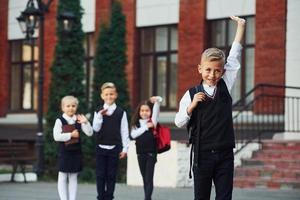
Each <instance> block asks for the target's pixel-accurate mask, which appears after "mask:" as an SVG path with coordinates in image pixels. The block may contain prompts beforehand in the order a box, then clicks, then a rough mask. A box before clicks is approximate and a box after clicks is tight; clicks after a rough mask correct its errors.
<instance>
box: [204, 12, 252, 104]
mask: <svg viewBox="0 0 300 200" xmlns="http://www.w3.org/2000/svg"><path fill="white" fill-rule="evenodd" d="M243 18H244V19H245V20H246V21H247V20H248V19H249V18H253V19H254V20H255V15H247V16H243ZM222 20H225V28H226V31H225V46H218V45H213V44H212V34H209V37H208V38H209V46H211V47H212V46H215V47H217V48H219V49H221V50H223V51H224V52H225V55H226V58H227V57H228V54H229V51H230V48H231V44H232V42H233V41H229V39H231V38H229V35H230V34H229V22H230V21H231V19H228V18H220V19H213V20H208V23H209V26H208V27H209V33H212V23H213V22H216V21H222ZM254 26H255V22H254ZM246 28H247V24H246ZM234 34H235V32H234ZM254 34H255V27H254ZM246 37H247V30H245V32H244V37H243V39H242V42H241V43H242V45H243V49H242V54H241V69H240V73H241V74H240V79H241V83H240V84H241V85H240V91H239V95H240V97H239V98H240V99H241V98H242V97H243V96H245V94H246V93H247V91H246V69H245V67H243V66H246V62H247V60H246V57H245V56H246V53H245V52H246V50H248V49H251V48H253V49H254V56H255V39H254V41H253V43H246ZM230 42H231V43H230ZM254 59H255V58H254ZM253 67H254V71H255V62H254V66H253ZM254 78H255V77H254ZM253 81H254V80H253ZM237 100H239V99H236V101H237ZM236 101H234V102H236ZM234 102H233V103H234ZM246 103H247V102H246V99H243V100H242V101H241V103H240V105H239V106H238V107H237V109H239V108H240V107H242V106H244V105H246Z"/></svg>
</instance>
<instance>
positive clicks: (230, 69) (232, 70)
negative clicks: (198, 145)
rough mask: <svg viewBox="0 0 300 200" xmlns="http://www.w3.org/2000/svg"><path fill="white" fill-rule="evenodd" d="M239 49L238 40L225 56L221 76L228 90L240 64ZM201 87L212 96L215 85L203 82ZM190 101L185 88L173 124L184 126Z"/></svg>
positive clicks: (187, 117) (240, 47) (188, 117)
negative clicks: (225, 60) (226, 56)
mask: <svg viewBox="0 0 300 200" xmlns="http://www.w3.org/2000/svg"><path fill="white" fill-rule="evenodd" d="M241 51H242V45H241V44H240V43H238V42H233V43H232V47H231V49H230V52H229V56H228V58H227V62H226V64H225V66H224V69H225V73H224V75H223V77H222V78H223V80H224V81H225V84H226V86H227V89H228V91H229V92H230V91H231V88H232V86H233V84H234V82H235V80H236V76H237V73H238V71H239V69H240V66H241V65H240V62H239V59H240V57H241ZM203 89H204V90H205V92H206V93H207V94H208V95H210V96H213V94H214V92H215V89H216V86H208V85H206V84H203ZM191 102H192V101H191V96H190V93H189V90H187V91H186V92H185V94H184V95H183V97H182V98H181V100H180V102H179V110H178V112H177V113H176V115H175V125H176V126H177V127H183V126H185V125H186V124H187V123H188V121H189V120H190V116H189V115H188V113H187V108H188V106H189V105H190V104H191Z"/></svg>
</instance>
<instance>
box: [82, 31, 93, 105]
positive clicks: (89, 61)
mask: <svg viewBox="0 0 300 200" xmlns="http://www.w3.org/2000/svg"><path fill="white" fill-rule="evenodd" d="M83 47H84V55H85V56H84V73H85V80H84V81H83V84H84V85H85V88H86V89H85V90H86V91H85V93H86V100H87V102H88V104H89V106H90V105H91V103H92V92H93V91H92V90H93V87H92V84H93V78H94V67H93V65H94V64H93V63H94V56H95V42H94V37H93V34H92V33H87V34H86V35H85V38H84V42H83Z"/></svg>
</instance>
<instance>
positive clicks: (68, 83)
mask: <svg viewBox="0 0 300 200" xmlns="http://www.w3.org/2000/svg"><path fill="white" fill-rule="evenodd" d="M65 11H68V12H72V13H73V14H74V16H75V19H74V23H73V26H72V29H71V30H70V31H69V32H67V33H66V32H65V31H64V30H63V24H60V23H58V25H57V30H56V35H57V43H56V47H55V56H54V61H53V64H52V66H51V83H50V91H49V101H48V112H47V114H46V122H47V126H46V135H45V166H46V167H47V168H48V172H49V173H50V174H52V173H53V172H54V169H55V166H56V157H57V156H56V154H57V147H56V143H55V142H54V140H53V136H52V128H53V126H54V123H55V120H56V118H57V117H58V116H59V115H61V109H60V100H61V98H62V97H64V96H66V95H73V96H75V97H77V98H78V100H79V102H80V103H79V108H78V112H79V113H86V112H87V104H86V99H85V90H84V85H83V84H82V83H83V79H84V71H83V64H84V49H83V38H84V33H83V31H82V24H81V17H82V8H81V6H80V0H72V1H70V0H60V1H59V4H58V14H59V13H63V12H65Z"/></svg>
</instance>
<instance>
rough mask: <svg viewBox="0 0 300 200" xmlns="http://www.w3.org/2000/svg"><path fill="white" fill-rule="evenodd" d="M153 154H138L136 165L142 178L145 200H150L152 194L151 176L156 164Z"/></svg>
mask: <svg viewBox="0 0 300 200" xmlns="http://www.w3.org/2000/svg"><path fill="white" fill-rule="evenodd" d="M156 156H157V155H156V154H155V153H143V154H138V155H137V158H138V163H139V167H140V171H141V174H142V177H143V183H144V193H145V200H151V196H152V192H153V176H154V167H155V163H156Z"/></svg>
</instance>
